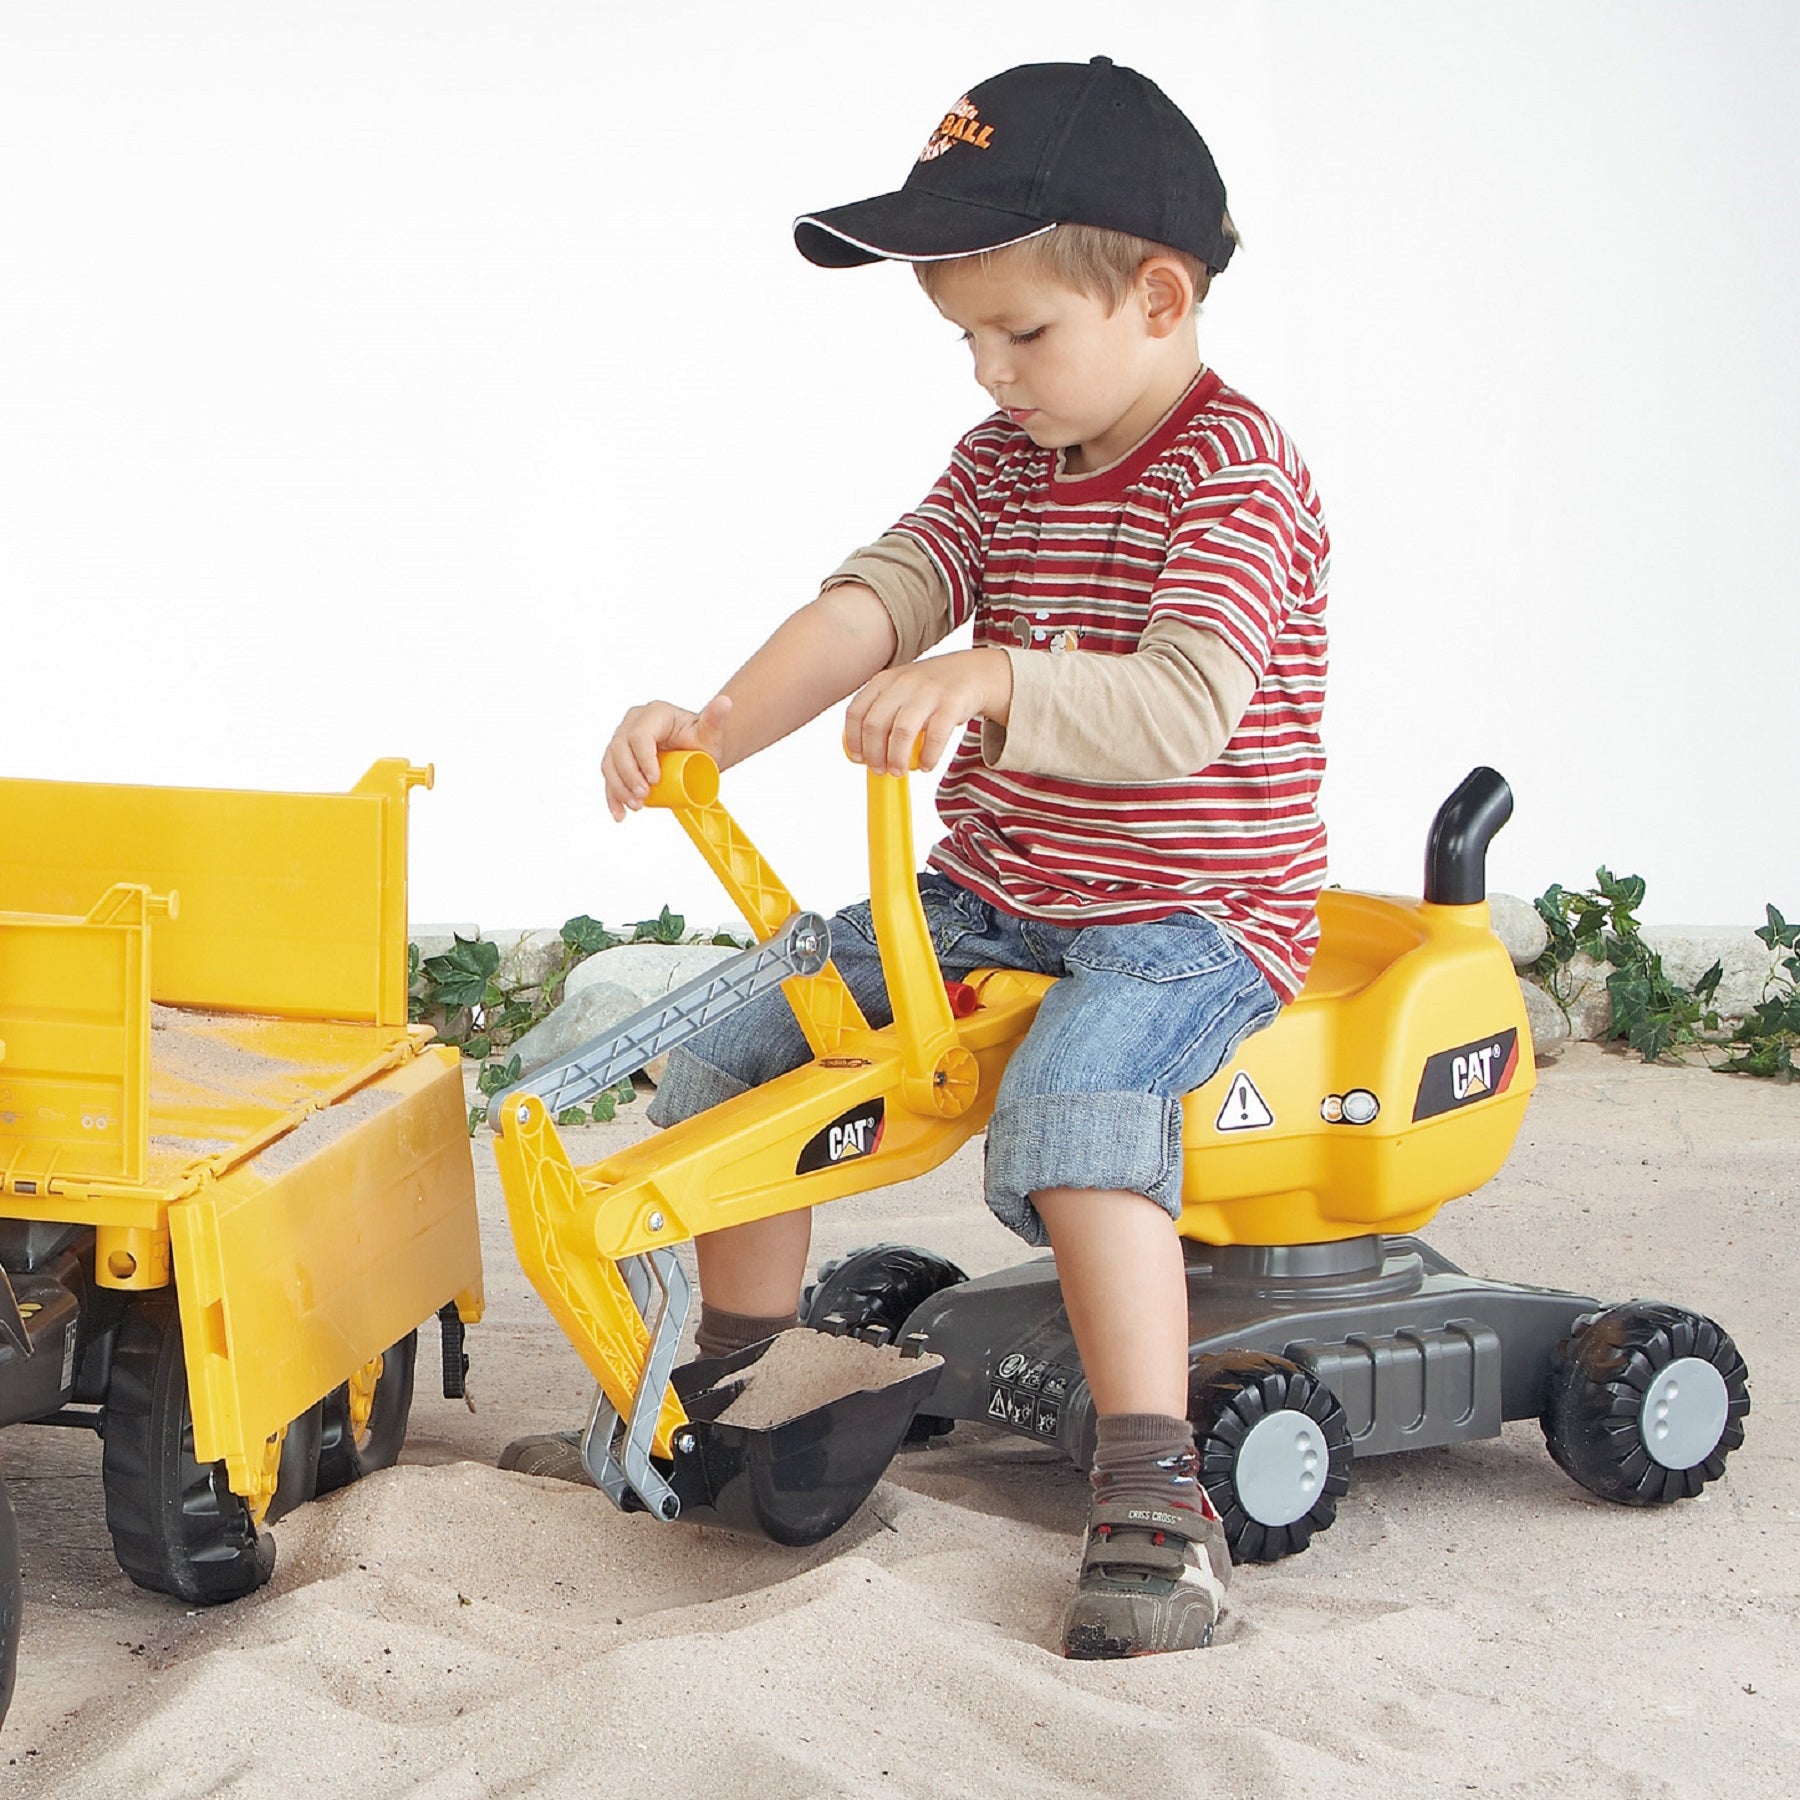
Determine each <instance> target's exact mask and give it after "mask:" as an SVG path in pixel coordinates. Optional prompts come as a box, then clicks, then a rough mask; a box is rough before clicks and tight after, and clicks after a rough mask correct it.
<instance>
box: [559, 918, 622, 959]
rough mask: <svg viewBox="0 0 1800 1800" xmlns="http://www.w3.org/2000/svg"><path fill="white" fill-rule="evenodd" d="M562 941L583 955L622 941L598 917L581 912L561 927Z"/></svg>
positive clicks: (592, 953) (610, 946)
mask: <svg viewBox="0 0 1800 1800" xmlns="http://www.w3.org/2000/svg"><path fill="white" fill-rule="evenodd" d="M562 941H563V942H564V943H565V944H567V945H568V947H569V948H570V949H571V950H574V951H578V952H579V953H580V954H581V955H583V956H592V955H594V954H595V953H596V952H597V951H600V950H610V949H611V948H612V947H613V945H614V944H622V943H624V941H625V940H624V939H623V938H621V937H615V936H614V935H613V934H612V933H611V932H610V931H608V930H607V929H606V927H605V926H604V925H602V924H601V923H600V921H599V920H598V919H593V918H589V916H588V915H587V914H586V913H582V914H580V915H579V916H577V917H576V918H573V919H570V920H568V921H567V922H566V923H565V924H564V926H563V928H562Z"/></svg>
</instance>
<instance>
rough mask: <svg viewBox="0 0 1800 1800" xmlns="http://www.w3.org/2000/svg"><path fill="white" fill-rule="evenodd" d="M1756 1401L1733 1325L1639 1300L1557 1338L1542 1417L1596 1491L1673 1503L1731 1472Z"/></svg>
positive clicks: (1569, 1464) (1554, 1445) (1645, 1502)
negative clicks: (1729, 1329)
mask: <svg viewBox="0 0 1800 1800" xmlns="http://www.w3.org/2000/svg"><path fill="white" fill-rule="evenodd" d="M1677 1365H1679V1366H1677ZM1749 1410H1750V1387H1749V1379H1748V1372H1747V1371H1746V1369H1745V1367H1744V1359H1743V1357H1742V1356H1740V1355H1739V1354H1738V1347H1737V1345H1736V1344H1734V1343H1733V1342H1732V1341H1731V1338H1730V1336H1729V1335H1728V1334H1727V1333H1726V1332H1724V1331H1722V1330H1721V1329H1720V1328H1719V1327H1718V1326H1717V1325H1715V1324H1714V1323H1713V1321H1712V1320H1711V1319H1707V1318H1703V1317H1702V1316H1701V1315H1700V1314H1699V1313H1692V1312H1686V1311H1684V1310H1683V1309H1682V1308H1680V1307H1678V1306H1664V1305H1661V1304H1659V1303H1657V1302H1654V1301H1645V1300H1633V1301H1629V1302H1627V1303H1626V1304H1625V1305H1623V1306H1614V1307H1610V1308H1608V1310H1607V1311H1605V1312H1603V1313H1596V1314H1595V1315H1594V1316H1593V1317H1592V1318H1591V1319H1587V1320H1584V1321H1583V1322H1581V1323H1580V1324H1578V1325H1577V1326H1576V1328H1575V1329H1574V1330H1573V1331H1572V1332H1570V1334H1569V1335H1568V1337H1566V1338H1564V1339H1563V1341H1562V1342H1561V1343H1560V1344H1558V1345H1557V1347H1556V1349H1555V1351H1554V1352H1553V1354H1552V1356H1551V1362H1550V1385H1549V1393H1548V1397H1547V1398H1546V1400H1545V1402H1544V1411H1543V1417H1542V1424H1543V1427H1544V1441H1545V1443H1546V1444H1548V1445H1549V1447H1550V1454H1551V1456H1552V1457H1553V1458H1554V1459H1555V1462H1556V1465H1557V1467H1558V1468H1560V1469H1561V1470H1562V1471H1563V1472H1564V1473H1565V1474H1566V1475H1568V1476H1569V1477H1570V1478H1571V1479H1572V1480H1575V1481H1578V1482H1579V1483H1580V1484H1581V1485H1582V1486H1583V1487H1584V1488H1586V1489H1587V1490H1588V1492H1589V1493H1592V1494H1598V1495H1599V1496H1600V1497H1601V1498H1602V1499H1603V1500H1614V1501H1617V1502H1618V1503H1619V1504H1620V1505H1621V1506H1667V1505H1668V1504H1669V1503H1670V1502H1671V1501H1675V1500H1686V1499H1690V1498H1692V1496H1693V1495H1695V1494H1697V1493H1699V1492H1700V1490H1701V1489H1702V1488H1703V1487H1705V1486H1706V1484H1707V1483H1708V1482H1709V1481H1716V1480H1718V1478H1719V1477H1720V1476H1721V1475H1722V1474H1723V1473H1724V1472H1725V1459H1726V1457H1728V1456H1729V1455H1730V1454H1731V1452H1732V1451H1733V1450H1735V1449H1736V1448H1737V1447H1738V1445H1739V1444H1741V1443H1742V1442H1743V1441H1744V1415H1745V1414H1746V1413H1747V1412H1749ZM1665 1458H1666V1459H1667V1460H1664V1459H1665Z"/></svg>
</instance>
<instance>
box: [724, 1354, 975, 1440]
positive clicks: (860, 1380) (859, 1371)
mask: <svg viewBox="0 0 1800 1800" xmlns="http://www.w3.org/2000/svg"><path fill="white" fill-rule="evenodd" d="M943 1364H944V1359H943V1358H942V1357H941V1356H932V1355H929V1354H927V1355H923V1356H911V1357H909V1356H902V1355H901V1353H900V1349H899V1347H898V1346H897V1345H895V1344H865V1343H864V1342H863V1341H862V1340H861V1339H860V1338H853V1337H832V1336H830V1335H828V1334H827V1333H825V1332H822V1331H784V1332H783V1333H782V1334H781V1336H780V1337H778V1338H776V1339H775V1341H774V1342H773V1343H772V1344H770V1346H769V1347H768V1349H767V1350H765V1351H764V1352H763V1353H762V1355H761V1356H760V1357H758V1358H757V1360H756V1361H755V1362H753V1363H752V1364H751V1365H750V1366H749V1368H747V1369H745V1370H743V1371H742V1372H741V1373H739V1374H737V1375H733V1376H731V1377H729V1378H728V1379H729V1381H730V1382H732V1383H735V1382H738V1381H741V1382H742V1383H743V1384H744V1385H743V1391H742V1392H741V1393H740V1394H739V1395H738V1396H737V1398H736V1399H735V1400H733V1401H732V1402H731V1404H730V1405H729V1406H727V1407H726V1408H725V1409H724V1410H723V1411H722V1412H720V1413H719V1414H718V1415H717V1418H718V1421H719V1423H720V1424H722V1425H743V1426H747V1427H750V1428H752V1429H765V1428H767V1427H768V1426H771V1425H780V1424H782V1423H784V1422H785V1421H786V1420H788V1419H793V1418H797V1417H798V1416H799V1415H800V1414H801V1413H804V1412H811V1411H812V1410H813V1408H814V1407H819V1406H828V1405H829V1404H830V1403H831V1402H832V1401H833V1400H840V1399H842V1398H843V1397H844V1396H845V1395H846V1394H862V1393H868V1392H870V1391H871V1390H874V1389H879V1388H884V1387H892V1386H893V1384H894V1383H895V1382H896V1381H904V1380H905V1379H906V1378H907V1377H908V1376H909V1375H918V1374H921V1373H922V1372H923V1371H924V1370H926V1369H939V1368H942V1367H943ZM720 1385H721V1386H724V1385H726V1383H721V1384H720Z"/></svg>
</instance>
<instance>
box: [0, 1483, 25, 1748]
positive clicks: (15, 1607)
mask: <svg viewBox="0 0 1800 1800" xmlns="http://www.w3.org/2000/svg"><path fill="white" fill-rule="evenodd" d="M22 1605H23V1600H22V1597H21V1593H20V1585H19V1528H18V1525H17V1524H16V1523H15V1522H14V1520H13V1511H12V1503H11V1502H10V1501H9V1500H8V1499H7V1497H6V1489H5V1488H4V1487H0V1721H4V1720H5V1718H6V1709H7V1708H8V1707H9V1706H11V1705H12V1695H13V1677H14V1676H16V1675H17V1674H18V1672H19V1612H20V1608H21V1606H22Z"/></svg>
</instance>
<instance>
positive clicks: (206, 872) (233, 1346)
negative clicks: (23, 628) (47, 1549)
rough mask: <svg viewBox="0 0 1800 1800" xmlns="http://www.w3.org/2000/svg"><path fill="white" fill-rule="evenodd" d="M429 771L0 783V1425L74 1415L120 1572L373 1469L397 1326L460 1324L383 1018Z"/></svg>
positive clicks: (400, 1428)
mask: <svg viewBox="0 0 1800 1800" xmlns="http://www.w3.org/2000/svg"><path fill="white" fill-rule="evenodd" d="M430 783H431V771H430V769H429V768H415V767H412V766H410V765H409V764H407V763H406V762H404V761H402V760H395V759H390V760H386V761H382V762H378V763H376V764H375V765H374V766H373V767H372V768H371V769H370V770H369V772H368V773H367V774H366V775H365V776H364V777H363V778H362V780H361V781H359V782H358V783H357V784H356V786H355V787H354V788H352V789H351V790H350V791H349V792H348V793H342V794H269V793H249V792H233V791H221V790H206V789H189V788H163V787H141V786H114V785H102V784H88V783H72V782H55V781H23V780H6V781H0V1425H4V1424H12V1423H18V1422H22V1421H38V1422H54V1423H60V1424H84V1425H88V1426H91V1427H93V1428H96V1429H98V1430H100V1431H101V1432H102V1433H103V1436H104V1439H105V1451H104V1457H103V1474H104V1486H105V1493H106V1510H107V1522H108V1525H109V1527H110V1530H111V1533H112V1538H113V1543H114V1547H115V1550H116V1551H117V1554H118V1557H119V1561H120V1564H121V1566H122V1567H123V1568H124V1569H125V1572H126V1573H127V1574H128V1575H129V1576H130V1577H131V1578H132V1580H134V1581H136V1582H138V1583H139V1584H140V1585H142V1586H145V1587H149V1588H154V1589H158V1590H161V1591H164V1592H168V1593H170V1594H174V1595H176V1596H178V1597H180V1598H181V1599H183V1600H186V1601H189V1602H202V1603H205V1602H213V1601H220V1600H229V1599H233V1598H235V1597H237V1596H238V1595H240V1594H243V1593H246V1592H248V1591H249V1590H251V1589H252V1588H255V1587H257V1586H258V1585H260V1584H261V1583H262V1582H263V1581H265V1580H266V1579H267V1578H268V1575H269V1572H270V1569H271V1568H272V1566H273V1561H274V1546H273V1541H272V1540H271V1538H270V1537H269V1534H268V1532H267V1530H266V1529H265V1527H266V1524H267V1522H268V1520H269V1519H271V1518H272V1517H274V1516H276V1515H278V1514H279V1513H280V1512H282V1511H284V1510H286V1508H287V1507H289V1506H291V1505H293V1504H297V1503H298V1502H299V1501H300V1500H303V1499H306V1498H309V1497H311V1495H312V1493H313V1492H314V1491H315V1489H316V1488H318V1487H321V1486H323V1487H331V1486H337V1485H341V1484H342V1483H344V1482H346V1481H350V1480H354V1479H355V1478H356V1477H357V1476H359V1475H360V1474H362V1473H364V1472H366V1471H367V1470H368V1469H369V1468H372V1467H379V1466H381V1465H383V1464H385V1463H387V1462H391V1461H392V1460H393V1459H394V1457H395V1456H396V1455H397V1454H398V1452H399V1447H400V1441H401V1438H402V1436H403V1435H404V1431H405V1424H406V1414H407V1409H408V1407H409V1405H410V1401H411V1393H412V1380H413V1363H414V1356H415V1352H416V1335H415V1333H416V1328H417V1327H418V1326H419V1325H420V1324H421V1323H422V1322H424V1321H427V1320H429V1319H431V1318H432V1316H433V1315H434V1314H437V1313H439V1312H440V1311H443V1312H444V1314H445V1321H446V1349H447V1352H451V1351H453V1353H454V1354H453V1358H452V1355H451V1354H448V1353H447V1355H446V1362H445V1376H446V1382H447V1383H448V1384H451V1385H454V1384H455V1382H456V1381H457V1380H459V1379H460V1375H461V1367H462V1364H461V1352H460V1327H461V1325H462V1324H463V1323H467V1322H473V1321H474V1320H475V1319H476V1318H478V1317H479V1316H480V1312H481V1265H480V1247H479V1238H478V1234H477V1229H476V1215H475V1184H474V1173H473V1168H472V1165H471V1161H470V1155H469V1134H468V1120H467V1111H466V1107H465V1102H464V1096H463V1088H462V1079H461V1071H460V1067H459V1059H458V1057H457V1054H456V1052H455V1051H454V1050H452V1049H450V1048H448V1047H446V1046H442V1045H437V1044H434V1043H432V1042H431V1036H432V1034H431V1032H430V1031H429V1030H428V1029H427V1028H425V1027H422V1026H417V1025H411V1024H409V1023H408V1020H407V992H406V990H407V923H406V918H407V913H406V847H407V825H406V815H407V796H408V793H409V791H410V790H411V789H412V788H414V787H417V786H421V785H423V786H429V785H430ZM453 1360H454V1367H453V1366H452V1362H453ZM3 1587H4V1582H3V1581H0V1588H3ZM7 1610H8V1609H7V1607H6V1605H5V1595H4V1593H3V1592H0V1631H3V1629H4V1622H5V1615H6V1613H7ZM5 1650H6V1646H5V1645H4V1644H3V1643H0V1665H3V1664H4V1662H5ZM3 1675H4V1669H3V1667H0V1677H3ZM3 1688H4V1681H3V1679H0V1691H3Z"/></svg>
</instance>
